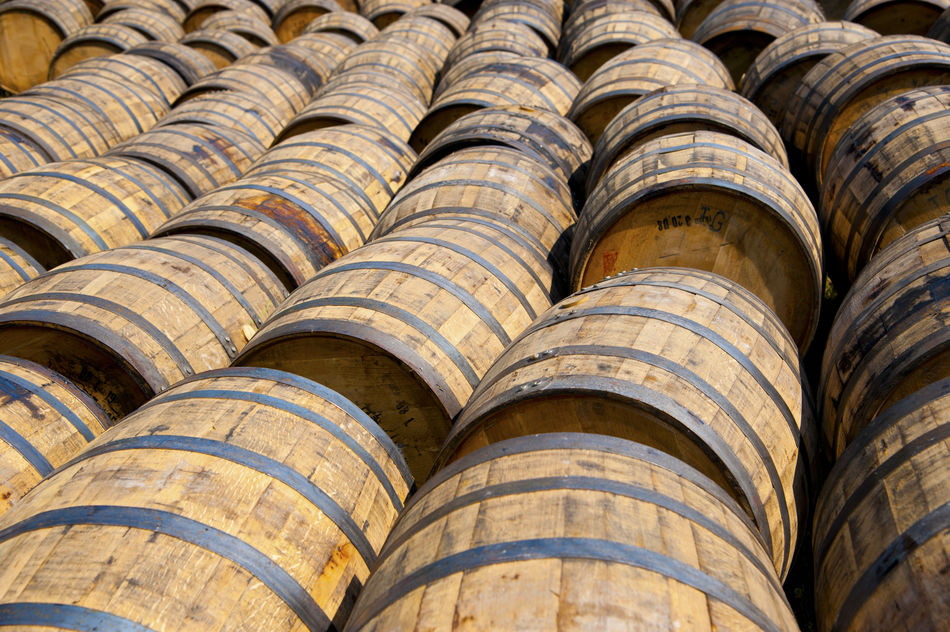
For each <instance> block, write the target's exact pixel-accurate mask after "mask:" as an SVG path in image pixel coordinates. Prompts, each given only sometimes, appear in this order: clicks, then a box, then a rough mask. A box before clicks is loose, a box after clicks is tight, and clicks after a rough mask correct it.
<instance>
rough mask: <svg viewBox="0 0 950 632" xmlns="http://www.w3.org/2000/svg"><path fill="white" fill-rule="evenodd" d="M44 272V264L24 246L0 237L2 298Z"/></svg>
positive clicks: (0, 288) (0, 286)
mask: <svg viewBox="0 0 950 632" xmlns="http://www.w3.org/2000/svg"><path fill="white" fill-rule="evenodd" d="M18 237H19V236H18ZM44 272H46V268H45V267H44V266H43V264H41V263H40V262H39V261H37V260H36V259H35V258H34V257H33V255H31V254H30V253H29V252H27V251H26V250H25V249H24V248H23V247H22V246H20V245H19V244H18V243H16V242H14V241H11V240H9V239H7V238H6V237H0V298H2V297H3V296H6V295H7V294H8V293H10V292H11V291H13V290H15V289H16V288H18V287H20V286H21V285H23V284H24V283H26V282H27V281H29V280H30V279H35V278H36V277H38V276H39V275H41V274H43V273H44Z"/></svg>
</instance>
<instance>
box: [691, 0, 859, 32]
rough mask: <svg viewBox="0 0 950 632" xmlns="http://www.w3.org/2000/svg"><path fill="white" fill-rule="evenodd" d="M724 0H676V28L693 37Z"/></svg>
mask: <svg viewBox="0 0 950 632" xmlns="http://www.w3.org/2000/svg"><path fill="white" fill-rule="evenodd" d="M847 1H850V0H847ZM722 2H723V0H676V30H678V31H679V32H680V33H681V34H682V35H683V37H687V38H691V37H693V33H695V32H696V29H697V28H699V25H700V24H702V23H703V20H705V19H706V16H708V15H709V14H710V13H712V11H713V9H715V8H716V7H717V6H719V5H720V4H721V3H722Z"/></svg>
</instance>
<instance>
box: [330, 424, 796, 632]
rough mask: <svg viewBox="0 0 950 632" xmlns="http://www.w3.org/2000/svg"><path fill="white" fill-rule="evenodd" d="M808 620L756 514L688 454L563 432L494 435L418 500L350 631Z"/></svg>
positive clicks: (753, 624)
mask: <svg viewBox="0 0 950 632" xmlns="http://www.w3.org/2000/svg"><path fill="white" fill-rule="evenodd" d="M467 628H471V629H485V630H488V629H490V630H504V631H514V630H559V631H562V632H580V631H582V630H678V629H683V630H717V629H719V630H725V629H736V630H738V629H749V630H752V629H755V630H768V631H770V632H778V631H781V630H785V631H788V632H793V631H795V630H797V629H798V626H797V624H796V622H795V618H794V615H793V614H792V610H791V608H790V606H789V604H788V602H787V600H786V598H785V595H784V593H783V591H782V586H781V584H780V583H779V581H778V579H777V578H776V576H775V571H774V570H773V569H772V568H771V566H770V560H769V558H768V555H767V554H766V552H765V550H764V548H763V545H762V542H761V540H760V539H759V536H758V534H757V533H756V531H755V528H754V526H753V525H752V524H750V521H749V519H748V518H747V517H746V516H745V515H743V513H742V510H741V509H739V507H737V506H736V503H735V502H734V501H733V500H732V499H731V498H729V497H728V496H727V495H726V494H724V493H723V492H722V490H721V489H719V488H718V487H717V485H716V484H715V483H713V482H712V481H711V480H709V479H708V478H706V477H705V476H703V475H702V474H700V473H699V472H697V471H696V470H694V469H693V468H691V467H690V466H688V465H686V464H685V463H682V462H680V461H678V460H676V459H674V458H670V457H669V456H667V455H665V454H662V453H660V452H658V451H656V450H653V449H651V448H648V447H646V446H643V445H640V444H637V443H633V442H630V441H623V440H620V439H615V438H612V437H603V436H596V435H581V434H571V433H552V434H543V435H533V436H531V437H525V438H522V439H513V440H510V441H505V442H503V443H499V444H497V445H493V446H491V447H488V448H485V449H483V450H480V451H479V452H477V453H475V454H472V455H471V456H470V457H468V458H466V459H464V460H461V461H459V462H458V463H455V464H453V465H451V466H449V467H448V468H446V470H444V471H442V472H439V473H438V474H437V475H435V477H433V478H432V479H431V480H430V481H429V482H428V483H427V484H426V485H425V486H424V487H423V488H422V489H421V490H420V491H419V492H418V493H417V494H416V495H415V496H414V497H413V500H412V501H411V502H410V503H409V504H408V505H407V507H406V509H405V511H404V513H403V514H402V515H401V516H400V518H399V520H398V522H397V523H396V526H395V527H394V528H393V532H392V535H391V536H390V538H389V540H387V542H386V546H385V547H384V549H383V552H382V553H381V556H380V561H379V563H378V566H377V568H376V570H375V572H374V574H373V576H372V577H371V578H370V580H369V581H368V582H367V584H366V588H365V590H364V591H363V593H362V594H361V595H360V598H359V599H358V600H357V605H356V606H355V607H354V609H353V614H352V616H351V617H350V620H349V623H348V625H347V627H346V630H348V631H352V632H382V631H384V630H385V631H391V630H423V629H425V630H463V629H467Z"/></svg>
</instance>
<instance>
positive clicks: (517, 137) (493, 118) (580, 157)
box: [409, 105, 593, 207]
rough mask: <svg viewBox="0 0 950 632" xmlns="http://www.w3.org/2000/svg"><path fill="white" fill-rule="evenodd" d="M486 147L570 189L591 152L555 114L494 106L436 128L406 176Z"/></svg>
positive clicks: (574, 128) (578, 180)
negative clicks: (546, 172)
mask: <svg viewBox="0 0 950 632" xmlns="http://www.w3.org/2000/svg"><path fill="white" fill-rule="evenodd" d="M492 145H501V146H503V147H511V148H512V149H517V150H518V151H521V152H524V153H526V154H528V155H529V156H531V157H532V158H534V159H536V160H538V161H539V162H542V163H544V164H545V165H547V166H548V167H550V168H551V169H552V170H553V171H555V172H556V173H557V174H558V175H559V176H560V177H561V178H562V179H563V180H564V181H565V182H567V183H568V184H571V185H579V184H580V183H583V179H584V170H585V169H586V166H587V163H588V162H589V161H590V159H591V154H592V151H593V150H592V149H591V146H590V143H589V142H588V141H587V137H586V136H584V134H583V133H582V132H581V131H580V130H579V129H577V126H576V125H574V124H573V123H571V121H570V120H568V119H567V118H565V117H563V116H561V115H560V114H555V113H554V112H549V111H548V110H543V109H538V108H528V107H524V106H520V105H508V106H498V107H491V108H484V109H482V110H475V111H474V112H472V113H470V114H466V115H465V116H463V117H461V118H459V119H458V120H457V121H455V122H454V123H452V124H451V125H449V126H448V127H446V128H445V129H444V130H442V131H441V132H440V133H439V135H438V136H436V137H435V138H433V139H432V141H431V142H430V143H429V144H428V145H426V148H425V150H424V151H423V152H422V153H421V154H419V158H418V160H416V162H415V164H414V165H413V166H412V171H411V172H410V174H409V177H410V178H413V177H415V176H416V175H418V174H420V173H421V172H422V170H423V169H427V168H429V167H430V166H432V165H433V164H435V163H436V162H438V161H440V160H442V159H443V158H445V157H446V156H448V155H450V154H452V153H453V152H455V151H458V150H459V149H463V148H465V147H471V146H492ZM572 188H574V186H572ZM575 197H576V196H575ZM575 201H577V200H575ZM575 206H578V207H579V205H578V204H575Z"/></svg>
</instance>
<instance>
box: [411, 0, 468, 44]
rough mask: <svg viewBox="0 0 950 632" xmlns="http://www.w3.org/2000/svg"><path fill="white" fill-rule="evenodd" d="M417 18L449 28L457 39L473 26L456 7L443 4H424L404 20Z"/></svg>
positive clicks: (413, 10)
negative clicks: (434, 21) (429, 20)
mask: <svg viewBox="0 0 950 632" xmlns="http://www.w3.org/2000/svg"><path fill="white" fill-rule="evenodd" d="M416 17H423V18H430V19H433V20H436V21H437V22H440V23H441V24H443V25H445V26H446V27H448V29H449V30H451V31H452V34H453V35H455V37H462V35H464V34H465V32H466V31H468V27H469V26H470V25H471V20H469V18H468V16H467V15H465V14H464V13H462V12H461V11H459V10H458V9H456V8H455V7H452V6H449V5H447V4H442V3H440V2H434V3H431V4H424V5H422V6H421V7H416V8H415V9H412V10H410V11H408V12H407V13H406V14H405V15H404V16H403V18H416ZM397 21H398V20H397Z"/></svg>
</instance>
